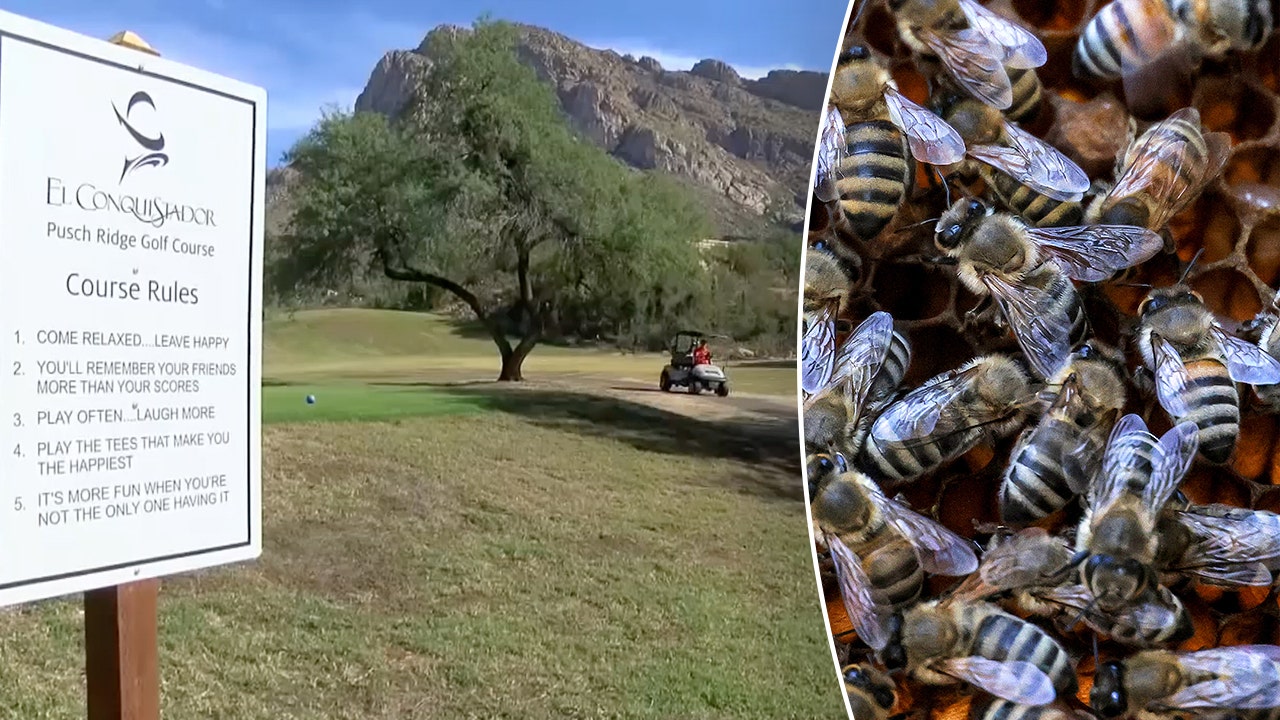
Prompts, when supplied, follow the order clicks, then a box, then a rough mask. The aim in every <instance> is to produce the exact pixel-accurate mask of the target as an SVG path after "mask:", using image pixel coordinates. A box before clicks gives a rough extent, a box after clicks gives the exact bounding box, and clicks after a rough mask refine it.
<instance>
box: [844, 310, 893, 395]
mask: <svg viewBox="0 0 1280 720" xmlns="http://www.w3.org/2000/svg"><path fill="white" fill-rule="evenodd" d="M892 343H893V316H892V315H890V314H889V313H887V312H885V311H883V310H877V311H876V312H873V313H871V315H869V316H867V319H866V320H863V321H862V322H861V323H859V324H858V327H856V328H854V329H853V332H851V333H849V337H847V338H845V341H844V344H843V345H842V346H841V347H840V350H839V352H838V353H837V357H836V368H835V375H836V377H837V379H846V378H847V379H848V382H849V391H850V393H851V399H850V401H851V402H852V407H854V408H858V410H859V412H861V409H862V406H863V405H864V404H865V403H866V399H867V393H868V392H869V391H870V390H871V383H872V382H873V381H874V380H875V377H876V373H878V372H880V367H881V366H882V365H884V359H885V356H887V355H888V353H889V346H890V345H891V344H892Z"/></svg>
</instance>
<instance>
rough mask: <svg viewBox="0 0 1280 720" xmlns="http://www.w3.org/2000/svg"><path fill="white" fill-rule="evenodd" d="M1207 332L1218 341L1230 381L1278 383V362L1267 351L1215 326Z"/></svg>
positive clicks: (1257, 383) (1279, 375)
mask: <svg viewBox="0 0 1280 720" xmlns="http://www.w3.org/2000/svg"><path fill="white" fill-rule="evenodd" d="M1209 332H1210V333H1212V334H1213V336H1214V337H1215V338H1217V340H1218V346H1219V347H1220V348H1221V349H1222V357H1223V360H1225V361H1226V365H1227V372H1229V373H1231V379H1232V380H1235V381H1236V382H1242V383H1248V384H1250V385H1275V384H1276V383H1280V360H1277V359H1275V358H1274V357H1271V355H1270V354H1269V353H1267V351H1265V350H1263V349H1262V348H1260V347H1258V346H1257V345H1253V344H1251V343H1247V342H1245V341H1244V340H1241V339H1240V338H1238V337H1236V336H1235V335H1231V334H1230V333H1228V332H1227V331H1226V330H1223V329H1222V328H1220V327H1218V326H1217V325H1214V326H1213V327H1212V328H1210V329H1209Z"/></svg>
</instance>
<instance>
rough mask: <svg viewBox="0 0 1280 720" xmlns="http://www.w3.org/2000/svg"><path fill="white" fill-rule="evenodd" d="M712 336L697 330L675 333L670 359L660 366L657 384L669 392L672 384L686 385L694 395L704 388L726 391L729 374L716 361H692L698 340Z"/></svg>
mask: <svg viewBox="0 0 1280 720" xmlns="http://www.w3.org/2000/svg"><path fill="white" fill-rule="evenodd" d="M709 337H713V336H711V335H704V334H702V333H700V332H698V331H696V330H684V331H681V332H678V333H676V336H675V337H674V338H672V339H671V362H669V363H667V366H666V367H664V368H662V376H661V377H660V378H659V379H658V387H660V388H662V389H663V391H666V392H670V391H671V388H673V387H687V388H689V392H690V393H692V394H694V395H697V394H698V393H700V392H702V391H703V390H708V391H714V392H715V394H716V395H719V396H720V397H724V396H726V395H728V394H729V378H727V377H725V374H724V371H723V370H721V369H720V366H718V365H711V364H702V365H695V364H694V362H693V349H694V348H695V347H697V346H698V341H700V340H703V339H706V338H709Z"/></svg>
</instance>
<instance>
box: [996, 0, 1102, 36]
mask: <svg viewBox="0 0 1280 720" xmlns="http://www.w3.org/2000/svg"><path fill="white" fill-rule="evenodd" d="M1013 11H1014V12H1015V13H1016V14H1017V16H1018V17H1019V18H1020V19H1022V20H1023V21H1024V22H1026V23H1027V24H1028V25H1030V26H1032V27H1034V28H1036V29H1037V30H1040V31H1042V32H1053V33H1066V32H1071V31H1073V30H1075V29H1077V28H1078V27H1079V26H1080V24H1081V23H1082V22H1083V21H1084V11H1085V4H1084V3H1081V2H1062V1H1061V0H1059V1H1057V2H1053V1H1052V0H1051V1H1049V2H1043V1H1042V0H1013Z"/></svg>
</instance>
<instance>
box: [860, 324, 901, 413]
mask: <svg viewBox="0 0 1280 720" xmlns="http://www.w3.org/2000/svg"><path fill="white" fill-rule="evenodd" d="M910 364H911V345H910V344H908V343H907V339H906V338H904V337H903V336H902V335H901V334H899V333H896V332H895V333H894V334H893V341H892V342H891V343H889V350H888V351H887V352H886V353H885V357H884V362H883V363H881V365H880V370H879V372H877V373H876V377H875V379H874V380H872V381H871V389H870V390H869V391H868V392H867V401H868V402H870V403H875V402H881V401H884V400H886V399H888V398H889V397H890V396H892V395H893V394H894V393H895V392H896V391H897V390H898V386H899V385H901V384H902V378H904V377H906V374H907V366H908V365H910Z"/></svg>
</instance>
